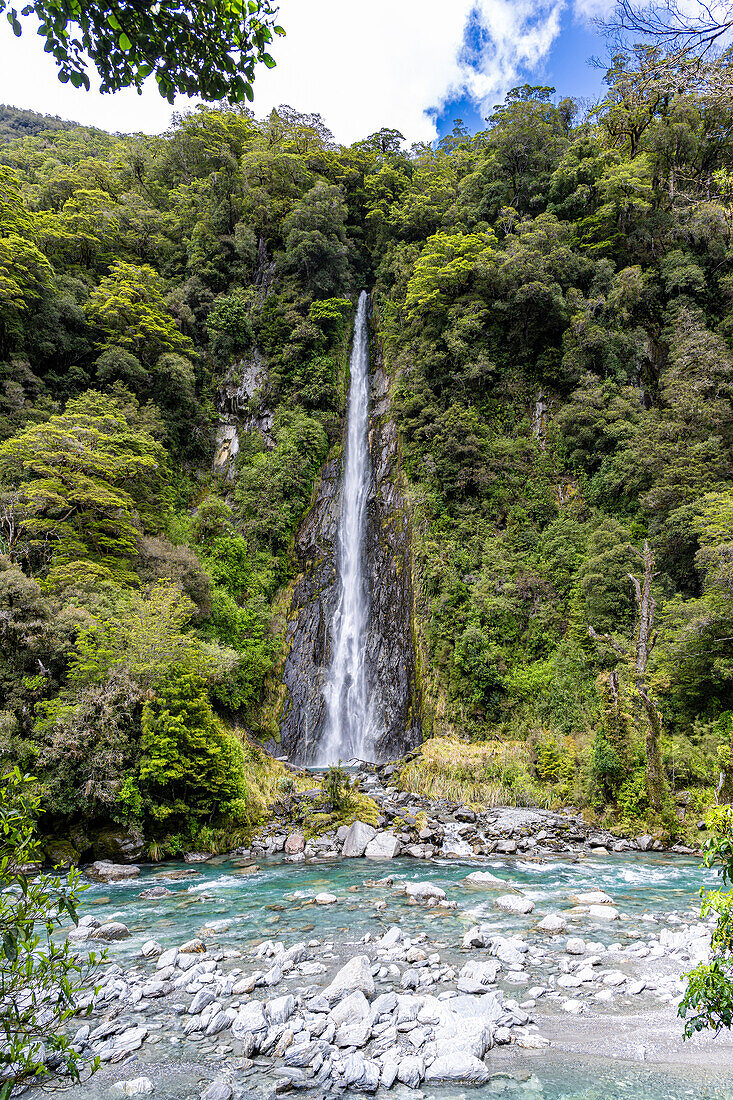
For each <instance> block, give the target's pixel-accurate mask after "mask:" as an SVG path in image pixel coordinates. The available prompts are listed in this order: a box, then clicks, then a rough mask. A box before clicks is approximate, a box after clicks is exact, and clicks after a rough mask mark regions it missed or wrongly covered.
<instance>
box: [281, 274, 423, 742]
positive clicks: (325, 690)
mask: <svg viewBox="0 0 733 1100" xmlns="http://www.w3.org/2000/svg"><path fill="white" fill-rule="evenodd" d="M367 352H368V299H367V296H366V294H362V296H361V298H360V303H359V312H358V314H357V320H356V326H355V338H354V350H353V352H352V363H351V387H352V393H351V394H350V397H351V398H354V397H356V396H358V397H359V400H360V401H361V402H362V405H361V406H360V407H359V409H358V412H359V416H357V415H356V413H357V406H356V404H355V402H354V401H353V400H351V401H350V402H349V433H347V441H346V442H347V446H346V453H345V463H346V469H345V471H343V470H342V469H341V464H340V463H338V462H335V461H330V462H328V463H326V465H325V466H324V468H323V471H322V475H321V481H320V485H319V487H318V490H317V493H316V497H315V500H314V503H313V506H312V507H311V509H310V511H309V513H308V515H307V516H306V518H305V520H304V522H303V524H302V526H301V529H300V531H299V532H298V536H297V539H296V547H295V548H296V553H297V556H298V560H299V563H300V566H301V574H300V576H299V578H298V580H297V582H296V584H295V586H294V590H293V596H292V603H291V609H290V622H289V625H288V633H287V640H288V642H289V652H288V657H287V660H286V663H285V668H284V673H283V679H284V685H285V701H284V705H283V709H282V715H281V721H280V733H281V746H282V749H283V750H284V751H285V752H286V753H287V754H288V755H289V756H290V758H291V759H292V760H294V761H297V762H298V763H304V764H312V763H314V762H318V763H320V764H326V763H335V762H336V761H337V760H338V759H339V758H340V759H343V760H344V761H346V760H348V759H349V758H350V757H352V756H357V757H358V756H361V757H363V758H367V757H368V758H371V759H375V760H384V759H389V758H392V757H394V756H397V755H399V754H400V753H402V752H404V751H405V750H406V749H407V748H410V747H412V746H413V745H414V744H415V743H416V741H417V740H418V739H419V731H418V724H417V713H418V709H419V708H418V706H417V702H416V698H415V656H414V648H413V642H412V623H411V617H412V585H411V569H410V534H409V523H408V519H407V515H406V509H405V503H404V500H403V497H402V494H401V492H400V490H399V487H398V485H397V484H396V483H395V479H396V474H397V429H396V425H395V424H394V421H393V420H391V419H390V381H389V377H388V376H387V374H386V373H385V371H384V370H383V369H382V365H381V362H380V360H379V350H378V349H377V351H376V354H375V356H374V358H375V365H374V370H373V372H372V375H371V416H369V415H368V410H367V408H366V403H367V401H368V400H369V386H368V384H367V383H368V379H369V374H368V371H369V362H368V355H367ZM357 382H359V385H358V393H357V391H356V390H354V387H355V386H356V385H357ZM362 432H363V435H361V434H360V433H362ZM348 434H351V435H352V443H354V446H353V447H352V448H351V452H350V450H349V445H348V443H349V440H348ZM360 440H361V443H363V449H360V447H361V445H360V442H359V441H360ZM350 455H351V457H352V458H353V461H352V463H351V466H350V465H349V459H350ZM364 463H365V464H364ZM344 472H345V476H342V475H343V474H344ZM359 477H363V478H364V482H363V484H359V485H357V484H356V481H357V480H358V478H359ZM352 479H353V480H352ZM344 522H348V523H349V524H351V525H352V529H351V536H353V535H354V529H353V528H354V525H355V526H356V529H357V538H356V539H354V538H353V537H352V538H350V539H349V540H347V541H348V544H347V542H346V541H345V532H344V531H343V526H344ZM359 531H360V532H361V533H360V534H359ZM341 578H343V585H342V583H341ZM358 645H361V651H360V652H357V650H356V647H357V646H358ZM361 677H363V681H362V680H361V679H360V678H361Z"/></svg>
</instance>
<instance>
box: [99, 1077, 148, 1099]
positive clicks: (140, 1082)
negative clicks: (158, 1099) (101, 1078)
mask: <svg viewBox="0 0 733 1100" xmlns="http://www.w3.org/2000/svg"><path fill="white" fill-rule="evenodd" d="M110 1089H112V1090H114V1091H115V1092H116V1093H121V1094H122V1095H123V1096H150V1094H151V1092H154V1091H155V1090H154V1088H153V1082H152V1081H151V1080H150V1078H149V1077H132V1078H130V1080H129V1081H115V1083H114V1084H113V1085H110Z"/></svg>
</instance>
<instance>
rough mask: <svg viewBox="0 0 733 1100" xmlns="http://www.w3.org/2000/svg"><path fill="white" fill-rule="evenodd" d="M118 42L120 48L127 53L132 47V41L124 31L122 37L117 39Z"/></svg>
mask: <svg viewBox="0 0 733 1100" xmlns="http://www.w3.org/2000/svg"><path fill="white" fill-rule="evenodd" d="M117 43H118V45H119V47H120V49H121V50H124V51H125V53H127V51H128V50H131V49H132V42H131V40H130V39H129V38H128V36H127V35H126V34H125V33H124V31H123V32H122V34H121V35H120V37H119V38H118V39H117Z"/></svg>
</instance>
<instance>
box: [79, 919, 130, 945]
mask: <svg viewBox="0 0 733 1100" xmlns="http://www.w3.org/2000/svg"><path fill="white" fill-rule="evenodd" d="M129 935H130V929H129V928H128V927H127V925H126V924H123V923H122V922H121V921H109V922H108V923H107V924H100V926H99V927H98V928H93V929H92V930H91V932H90V933H89V939H90V940H106V941H107V942H111V941H113V940H126V939H128V937H129Z"/></svg>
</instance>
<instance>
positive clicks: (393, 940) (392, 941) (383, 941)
mask: <svg viewBox="0 0 733 1100" xmlns="http://www.w3.org/2000/svg"><path fill="white" fill-rule="evenodd" d="M402 938H403V932H402V929H401V928H400V926H399V925H398V924H393V925H392V927H391V928H388V929H387V931H386V932H385V933H384V935H383V936H382V937H381V938H380V940H379V946H380V947H383V948H385V949H388V948H390V947H396V945H397V944H398V943H402Z"/></svg>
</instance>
